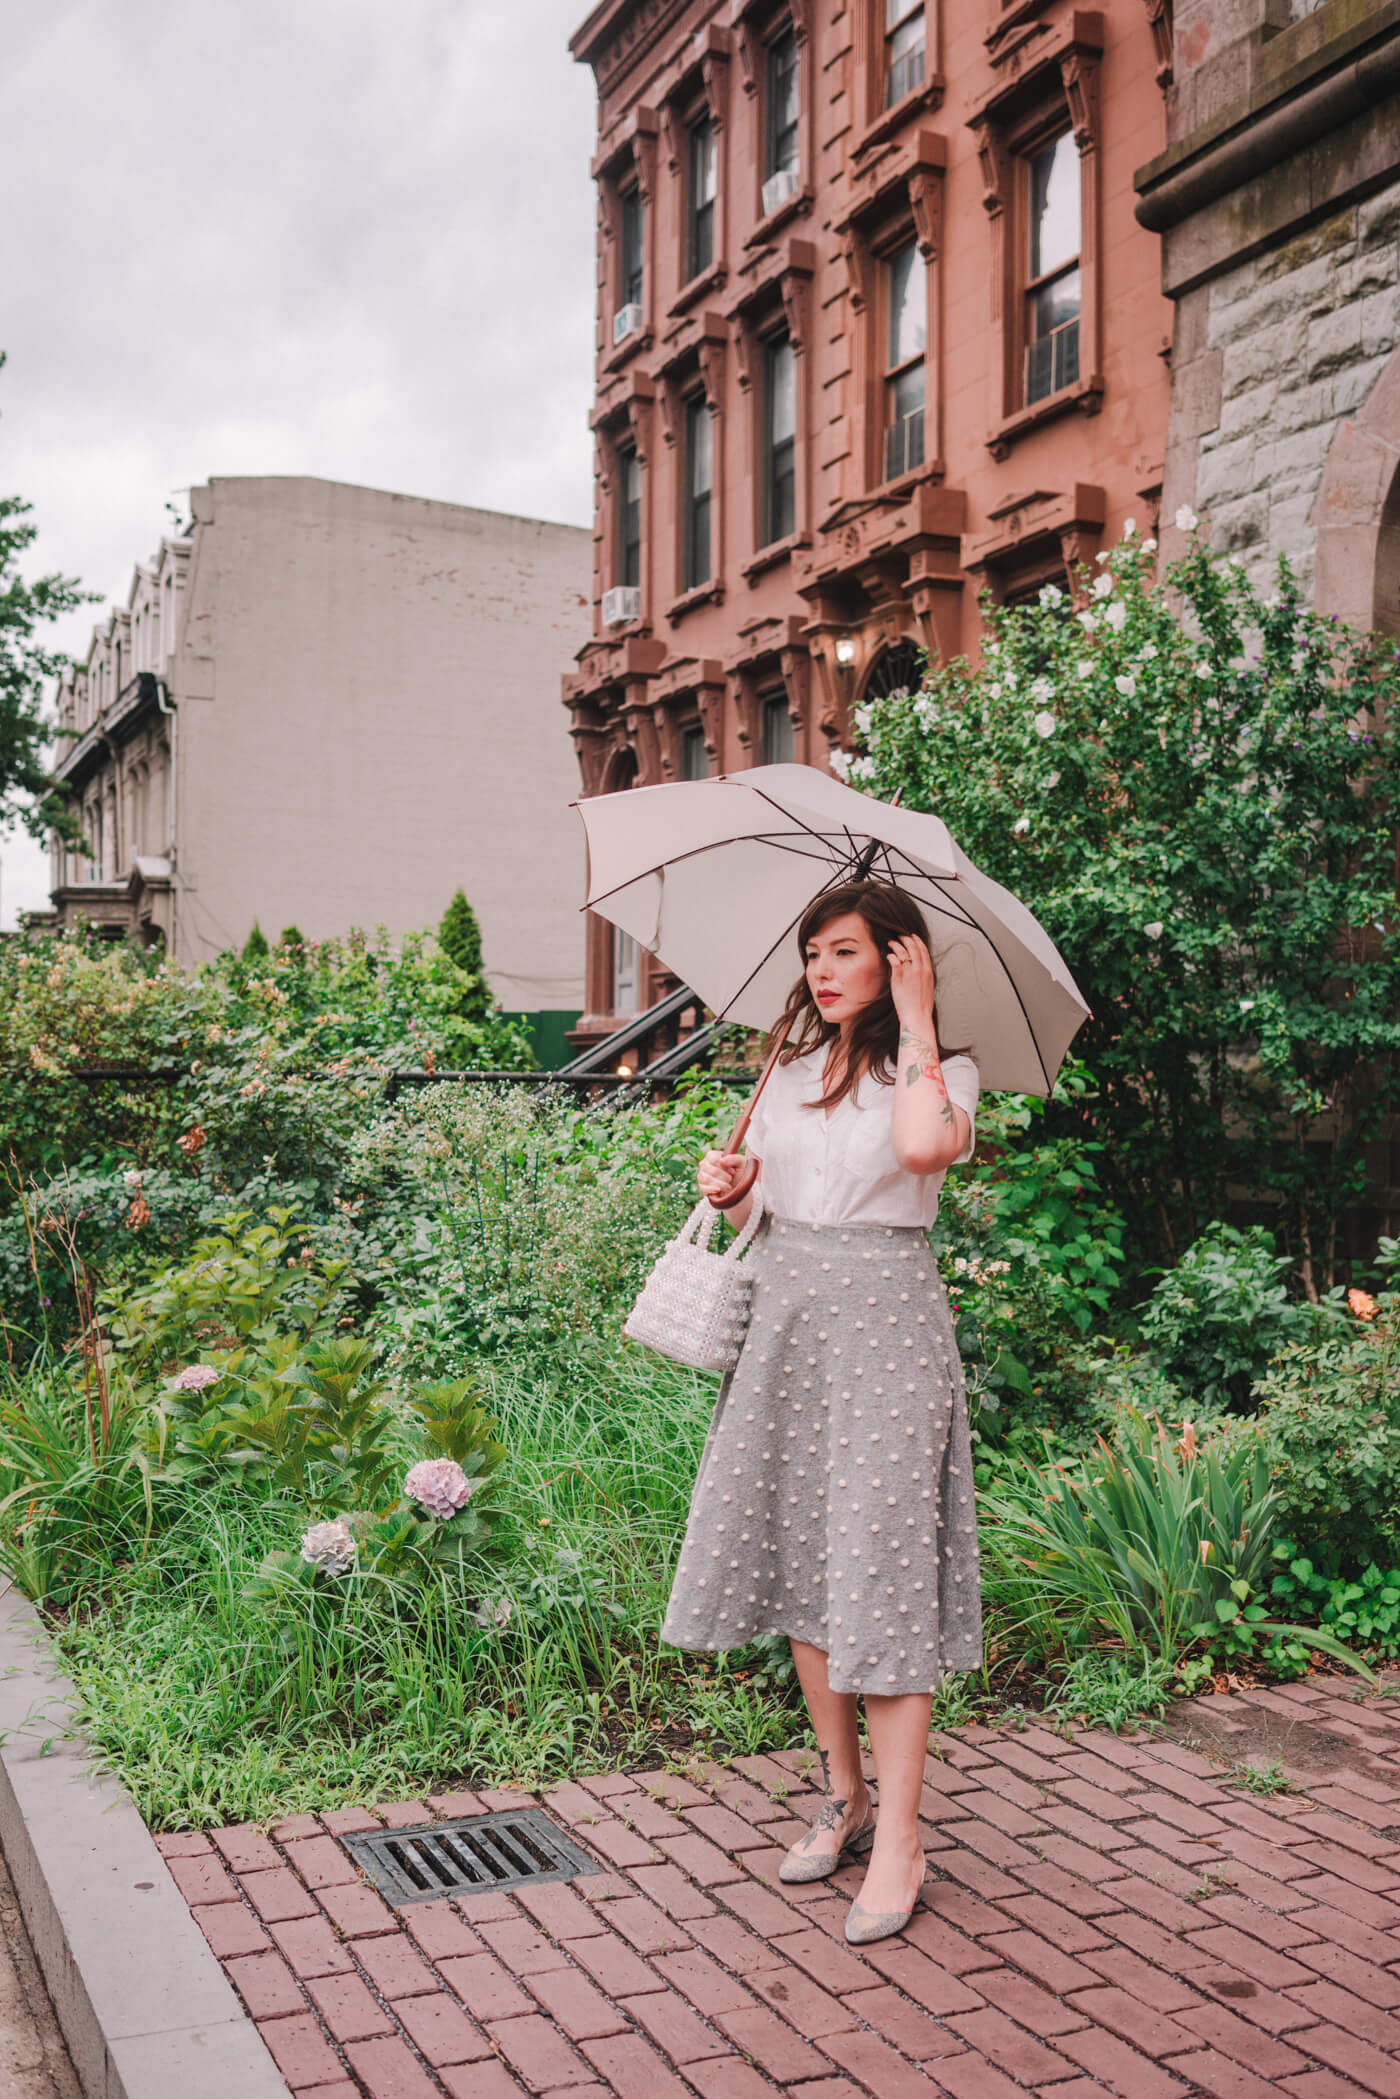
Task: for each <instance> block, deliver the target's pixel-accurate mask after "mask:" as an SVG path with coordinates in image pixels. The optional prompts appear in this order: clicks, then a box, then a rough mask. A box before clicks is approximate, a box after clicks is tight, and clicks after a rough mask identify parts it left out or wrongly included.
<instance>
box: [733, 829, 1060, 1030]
mask: <svg viewBox="0 0 1400 2099" xmlns="http://www.w3.org/2000/svg"><path fill="white" fill-rule="evenodd" d="M813 835H814V836H816V835H820V834H816V833H814V834H813ZM849 835H850V834H849V832H848V833H847V836H848V837H849ZM845 872H846V870H845V869H844V868H840V867H838V868H837V869H836V879H834V880H832V881H830V882H824V883H823V884H822V886H821V888H820V889H819V890H818V891H817V896H823V895H825V893H826V891H827V890H829V889H839V888H840V887H841V882H840V877H841V876H842V875H843V874H844V873H845ZM816 900H817V897H809V898H808V900H807V902H806V903H805V904H804V905H803V906H802V909H801V911H800V912H799V913H798V915H797V917H796V918H790V919H789V920H788V922H787V924H786V925H785V926H784V927H783V930H782V932H781V933H780V934H779V935H778V937H777V939H776V940H775V941H774V942H773V944H772V946H771V947H770V948H768V949H767V950H766V951H765V953H763V954H762V955H760V957H759V959H758V961H757V962H756V963H755V964H754V966H753V968H752V969H751V970H750V971H749V973H748V975H747V976H746V977H745V979H744V981H743V983H742V984H741V985H740V986H739V988H738V990H737V991H735V992H734V993H733V995H732V996H731V997H729V998H727V999H726V1000H725V1002H724V1004H723V1006H722V1007H721V1008H720V1009H719V1011H718V1013H717V1014H716V1015H715V1018H716V1019H717V1020H723V1019H724V1016H725V1014H726V1013H728V1012H730V1011H731V1010H732V1009H733V1007H734V1006H735V1005H737V1003H738V1002H739V1000H740V999H741V998H742V997H743V995H744V993H745V992H746V991H747V990H748V988H749V986H750V984H752V982H753V980H754V978H755V977H756V976H757V975H758V973H759V971H760V970H761V969H763V968H764V967H765V965H766V964H767V963H768V962H769V961H770V960H771V959H772V957H773V956H774V955H776V954H777V952H778V949H779V948H780V947H781V946H782V944H783V942H784V941H785V940H786V939H787V937H788V934H789V933H790V932H791V931H792V929H793V927H794V926H797V925H800V924H801V923H802V920H803V919H804V918H805V917H806V916H807V913H808V911H810V909H811V907H812V905H813V904H814V903H815V902H816ZM1037 1054H1039V1052H1037ZM1044 1069H1045V1067H1044V1065H1042V1066H1041V1070H1042V1071H1043V1070H1044Z"/></svg>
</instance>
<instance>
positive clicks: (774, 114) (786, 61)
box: [763, 29, 798, 179]
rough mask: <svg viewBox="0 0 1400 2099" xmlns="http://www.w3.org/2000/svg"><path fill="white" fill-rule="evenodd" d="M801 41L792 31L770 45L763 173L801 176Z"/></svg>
mask: <svg viewBox="0 0 1400 2099" xmlns="http://www.w3.org/2000/svg"><path fill="white" fill-rule="evenodd" d="M797 92H798V90H797V38H796V37H795V36H794V35H793V33H792V30H791V29H785V30H784V31H783V33H782V35H781V36H776V37H774V39H773V41H772V43H771V44H770V45H769V46H768V83H767V108H766V112H765V114H766V118H767V122H766V125H765V127H764V128H765V138H764V150H763V173H764V177H765V179H766V178H768V177H770V176H773V175H781V174H791V175H794V176H795V175H796V173H797V162H798V143H797V129H798V127H797V110H798V101H797Z"/></svg>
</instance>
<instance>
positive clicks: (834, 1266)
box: [661, 1217, 982, 1696]
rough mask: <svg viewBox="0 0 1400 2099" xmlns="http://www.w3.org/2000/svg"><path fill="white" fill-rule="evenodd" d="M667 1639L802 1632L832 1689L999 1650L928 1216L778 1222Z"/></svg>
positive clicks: (704, 1640)
mask: <svg viewBox="0 0 1400 2099" xmlns="http://www.w3.org/2000/svg"><path fill="white" fill-rule="evenodd" d="M747 1265H748V1266H749V1267H750V1268H751V1270H752V1273H753V1276H754V1299H753V1317H752V1319H751V1321H750V1323H749V1330H748V1333H747V1335H746V1336H745V1339H744V1346H743V1350H742V1352H741V1354H740V1356H739V1360H738V1363H737V1364H736V1365H735V1367H734V1369H733V1370H732V1371H730V1373H729V1375H728V1376H727V1377H726V1378H725V1380H724V1383H723V1385H722V1386H721V1387H720V1393H719V1399H718V1401H717V1403H716V1406H715V1414H714V1419H713V1421H712V1422H711V1424H710V1432H709V1435H708V1436H707V1438H706V1440H705V1448H704V1452H703V1454H702V1456H701V1459H700V1470H699V1473H698V1474H697V1476H696V1481H695V1490H694V1493H693V1494H692V1496H691V1502H690V1518H689V1521H688V1523H687V1525H686V1533H685V1542H684V1544H683V1545H682V1547H681V1557H680V1563H679V1565H678V1567H677V1569H676V1579H675V1583H674V1585H673V1587H672V1590H671V1598H670V1603H669V1605H668V1607H667V1611H666V1621H665V1624H664V1625H663V1626H662V1629H661V1637H662V1639H663V1640H665V1641H667V1642H669V1644H670V1645H671V1646H673V1647H682V1648H688V1649H693V1650H700V1649H711V1648H720V1647H742V1646H743V1645H744V1643H745V1642H746V1641H748V1640H752V1639H755V1638H757V1636H758V1635H759V1634H760V1633H786V1634H788V1635H789V1636H790V1637H791V1638H792V1639H795V1640H805V1641H808V1642H810V1643H811V1645H812V1646H814V1647H820V1648H822V1649H824V1650H825V1652H826V1654H827V1656H828V1657H829V1659H828V1664H827V1673H828V1676H829V1679H830V1682H831V1686H832V1689H833V1690H836V1691H866V1692H872V1691H873V1692H882V1693H884V1694H885V1695H886V1696H895V1695H897V1694H899V1693H901V1692H908V1691H931V1690H935V1689H936V1688H937V1686H938V1684H939V1682H940V1680H941V1679H942V1677H943V1676H944V1674H945V1673H946V1672H947V1671H948V1670H952V1669H976V1668H979V1667H980V1666H981V1662H982V1604H981V1589H980V1584H979V1580H978V1566H977V1511H976V1506H975V1502H974V1498H973V1487H972V1446H971V1442H970V1439H969V1436H968V1427H967V1403H966V1398H965V1395H964V1388H963V1374H962V1365H961V1363H960V1362H959V1360H958V1351H957V1345H956V1343H955V1341H954V1339H953V1324H952V1318H951V1315H950V1314H949V1311H948V1302H947V1298H946V1297H945V1295H944V1290H943V1283H942V1279H941V1277H940V1276H939V1273H938V1266H937V1263H936V1262H935V1260H934V1258H933V1256H932V1254H931V1253H930V1252H929V1249H928V1242H927V1240H926V1239H925V1237H924V1234H923V1232H922V1231H921V1230H920V1229H919V1228H918V1227H917V1226H902V1225H890V1226H886V1225H826V1224H822V1225H813V1224H800V1223H795V1222H794V1221H793V1220H792V1219H790V1218H782V1217H769V1218H765V1220H764V1222H763V1224H762V1225H761V1226H760V1228H759V1232H758V1235H757V1237H756V1238H755V1240H754V1243H753V1245H752V1247H751V1248H750V1250H749V1254H748V1256H747Z"/></svg>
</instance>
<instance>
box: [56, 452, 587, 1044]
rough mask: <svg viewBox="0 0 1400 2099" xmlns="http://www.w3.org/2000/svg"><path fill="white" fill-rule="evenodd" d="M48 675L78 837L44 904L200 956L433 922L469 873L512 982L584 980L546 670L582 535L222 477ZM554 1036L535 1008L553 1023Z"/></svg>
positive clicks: (529, 988)
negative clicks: (281, 940)
mask: <svg viewBox="0 0 1400 2099" xmlns="http://www.w3.org/2000/svg"><path fill="white" fill-rule="evenodd" d="M191 508H192V516H193V522H192V523H191V525H190V527H189V529H188V531H187V532H186V533H184V534H182V535H180V536H178V537H173V538H166V539H164V540H163V541H162V543H161V546H160V548H159V551H158V552H157V553H156V555H155V556H154V558H153V559H152V561H151V562H150V563H148V564H147V565H146V566H144V567H141V568H138V569H137V571H136V573H135V576H134V578H133V581H132V586H131V590H130V592H129V594H128V598H127V602H126V604H125V605H124V606H122V607H121V608H119V609H116V610H113V611H112V612H110V613H109V614H108V616H107V618H106V619H105V620H103V621H102V623H101V624H100V625H99V626H98V627H97V629H96V630H95V632H94V634H93V639H92V645H91V647H90V649H89V651H88V654H87V657H86V659H85V661H84V662H83V663H82V664H80V665H79V666H78V667H77V668H75V669H74V670H72V671H70V672H69V673H68V674H67V675H66V676H65V678H64V680H63V682H62V685H61V687H60V690H59V695H58V711H59V717H60V732H61V734H60V752H61V756H60V758H59V760H58V766H57V771H58V776H59V779H60V781H61V783H62V784H63V785H64V786H65V787H66V789H67V790H68V792H69V793H70V794H71V795H72V797H73V799H74V800H75V802H76V803H77V805H78V808H79V811H80V814H81V817H82V822H83V830H84V834H85V838H86V842H87V844H88V846H89V847H90V849H91V851H90V857H89V856H88V855H85V854H82V853H79V852H75V851H72V850H67V849H64V848H63V847H61V846H56V847H55V850H54V870H53V878H54V888H53V901H54V906H55V910H56V912H57V915H58V918H59V921H60V923H63V924H71V923H73V922H74V920H75V919H77V918H78V917H80V916H81V917H84V918H86V919H88V920H89V921H91V922H92V923H94V924H96V925H98V926H100V927H102V928H104V929H105V930H108V931H110V932H113V933H121V934H128V935H130V936H131V937H133V938H136V939H139V940H141V941H143V942H146V943H151V944H155V943H159V944H162V945H163V946H164V947H165V949H166V951H167V952H168V953H169V954H171V955H172V956H173V957H174V959H175V960H176V961H178V962H179V963H181V964H183V965H192V964H195V963H198V962H201V961H204V960H207V959H208V958H209V957H210V956H212V955H215V954H217V953H218V952H219V951H220V950H221V949H225V948H229V947H236V946H241V944H242V942H243V941H244V940H245V939H246V937H247V935H248V932H249V930H250V928H251V927H252V925H253V922H254V920H257V921H258V923H259V924H260V925H261V926H262V928H263V930H264V932H266V933H267V934H268V935H269V937H270V938H274V939H275V938H276V936H277V934H278V932H279V931H280V930H281V929H282V928H283V927H284V926H287V925H293V924H294V925H296V926H297V927H298V928H299V929H300V931H301V932H302V933H303V934H305V936H306V937H307V938H308V939H312V940H315V939H322V938H325V937H326V936H328V935H330V934H336V933H343V932H345V931H346V930H347V929H348V928H349V927H350V926H352V925H361V926H366V927H374V926H377V925H381V924H382V925H384V926H386V927H387V928H388V929H389V930H390V932H391V933H402V932H405V931H408V930H410V929H412V928H416V927H423V926H429V925H435V924H436V923H437V921H438V919H439V918H440V917H441V915H442V911H443V908H444V906H445V905H446V903H447V901H448V899H449V898H450V896H451V895H452V893H453V891H454V890H455V889H456V888H457V887H458V886H459V884H460V885H461V886H462V887H463V888H464V889H465V890H466V892H467V894H468V896H469V897H470V898H471V900H472V903H473V905H474V907H475V909H476V912H477V915H478V918H479V920H480V923H481V928H482V938H483V945H484V952H485V958H486V967H487V973H488V976H489V978H490V980H491V984H492V986H493V988H494V990H495V991H496V993H497V995H498V997H499V998H500V1000H501V1002H502V1004H503V1005H504V1006H505V1007H506V1008H507V1009H509V1010H511V1011H516V1012H523V1013H527V1014H539V1013H554V1014H562V1015H563V1016H564V1017H565V1019H564V1020H562V1021H559V1022H556V1023H555V1024H554V1029H553V1032H554V1033H555V1034H558V1035H559V1036H560V1039H561V1041H562V1027H563V1025H564V1024H565V1023H566V1022H567V1021H572V1020H573V1019H574V1018H576V1016H577V1014H578V1012H579V1009H580V1007H581V1006H582V1003H583V997H582V991H583V986H582V980H581V970H580V966H579V944H580V943H579V921H578V904H579V897H580V895H581V894H582V884H583V849H582V843H581V839H580V836H579V835H578V832H577V829H576V826H575V823H574V820H573V819H572V818H570V817H569V815H568V812H567V806H566V805H567V804H568V802H569V800H570V799H571V798H572V796H573V795H574V794H575V793H576V792H577V777H576V770H575V766H574V763H573V758H572V754H571V751H570V748H569V743H568V738H567V736H566V735H564V734H563V733H561V727H560V723H559V709H558V681H559V677H560V675H561V672H562V671H563V669H564V667H565V666H566V665H567V664H568V663H569V662H570V660H571V658H572V656H573V653H574V651H575V650H576V649H577V647H578V642H579V637H580V634H581V633H586V631H587V625H588V612H587V606H588V591H589V564H590V539H589V534H588V533H587V532H586V531H585V530H582V529H580V528H578V527H576V526H569V525H553V524H542V523H539V522H538V521H536V520H535V519H532V518H518V517H503V516H500V515H498V514H496V513H494V512H492V511H484V510H468V509H464V508H462V507H460V506H459V505H457V504H454V503H433V502H425V501H421V500H419V499H418V498H417V497H413V496H402V495H389V494H385V493H382V492H381V491H379V490H376V489H367V488H353V487H347V486H345V485H343V484H341V483H338V482H331V481H318V480H309V479H299V478H285V479H284V478H267V479H260V478H259V479H221V480H211V481H209V482H208V483H207V484H206V485H205V486H203V487H201V488H196V489H195V490H194V491H193V493H192V498H191ZM545 1032H546V1033H547V1032H549V1030H546V1031H545Z"/></svg>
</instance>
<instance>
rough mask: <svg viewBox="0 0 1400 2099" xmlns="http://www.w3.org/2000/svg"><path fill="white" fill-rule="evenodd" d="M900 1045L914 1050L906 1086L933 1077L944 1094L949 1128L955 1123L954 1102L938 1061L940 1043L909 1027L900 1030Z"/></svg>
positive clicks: (905, 1080)
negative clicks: (911, 1030) (949, 1095)
mask: <svg viewBox="0 0 1400 2099" xmlns="http://www.w3.org/2000/svg"><path fill="white" fill-rule="evenodd" d="M899 1046H900V1048H901V1049H908V1050H912V1051H913V1052H914V1062H913V1063H912V1064H911V1065H910V1066H909V1069H908V1071H907V1072H906V1073H905V1077H904V1083H905V1085H906V1086H917V1085H918V1083H919V1081H920V1079H932V1080H933V1082H934V1084H935V1085H936V1086H937V1087H938V1089H939V1091H940V1092H941V1093H942V1095H943V1120H944V1121H945V1122H946V1123H947V1124H948V1126H949V1128H950V1129H951V1128H952V1125H953V1104H952V1102H951V1101H950V1100H949V1098H948V1087H947V1082H946V1081H945V1079H944V1077H943V1067H942V1065H941V1064H940V1063H939V1061H938V1044H937V1043H936V1042H935V1041H933V1040H932V1039H931V1038H930V1037H929V1036H927V1035H915V1034H912V1033H911V1032H910V1030H909V1029H908V1028H901V1029H900V1031H899Z"/></svg>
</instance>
